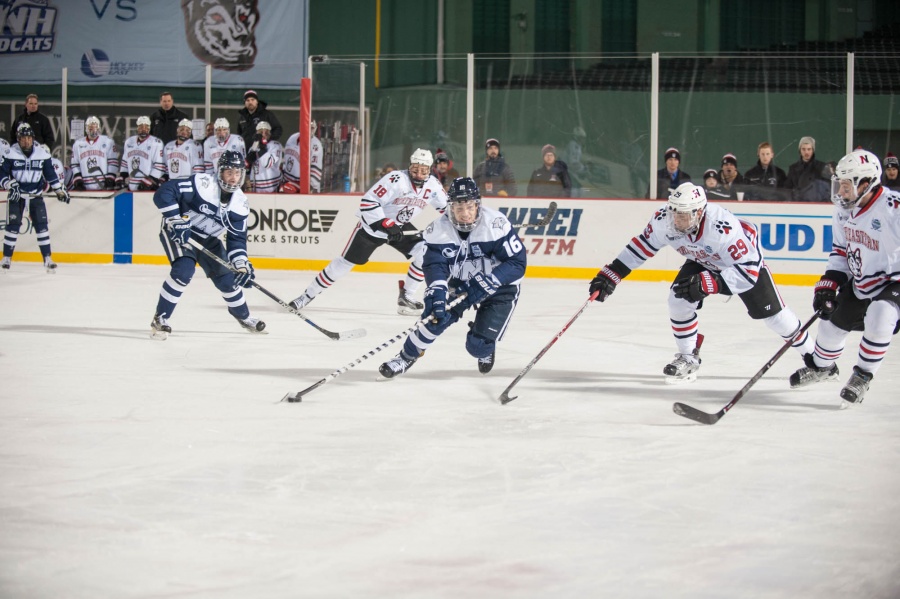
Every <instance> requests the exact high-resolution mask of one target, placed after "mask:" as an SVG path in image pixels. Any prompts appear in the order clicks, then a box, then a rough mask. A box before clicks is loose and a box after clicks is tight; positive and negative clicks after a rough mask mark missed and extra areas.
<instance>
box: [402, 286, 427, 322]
mask: <svg viewBox="0 0 900 599" xmlns="http://www.w3.org/2000/svg"><path fill="white" fill-rule="evenodd" d="M397 285H398V286H399V287H400V295H398V296H397V314H402V315H403V316H418V315H419V314H421V313H422V310H424V309H425V304H423V303H422V302H417V301H416V300H414V299H413V298H411V297H410V296H409V294H407V293H406V282H405V281H397Z"/></svg>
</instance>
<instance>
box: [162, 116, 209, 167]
mask: <svg viewBox="0 0 900 599" xmlns="http://www.w3.org/2000/svg"><path fill="white" fill-rule="evenodd" d="M191 134H192V127H191V121H189V120H188V119H182V120H181V121H180V122H179V123H178V130H177V136H176V137H175V139H173V140H172V141H170V142H169V143H167V144H166V146H165V148H164V149H163V157H164V158H165V165H166V176H167V177H168V179H169V180H170V181H172V180H175V179H187V178H189V177H190V176H191V175H196V174H199V173H204V172H206V169H205V167H204V165H203V146H202V145H200V144H199V143H197V142H196V141H194V140H193V139H192V138H191Z"/></svg>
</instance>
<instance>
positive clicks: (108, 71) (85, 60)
mask: <svg viewBox="0 0 900 599" xmlns="http://www.w3.org/2000/svg"><path fill="white" fill-rule="evenodd" d="M144 64H145V63H143V62H134V61H131V62H126V61H119V60H110V59H109V55H108V54H107V53H106V52H104V51H103V50H100V49H98V48H91V49H90V50H88V51H87V52H85V53H84V54H82V55H81V72H82V73H83V74H84V75H85V76H86V77H90V78H91V79H99V78H100V77H106V76H108V75H128V74H129V73H131V71H143V70H144Z"/></svg>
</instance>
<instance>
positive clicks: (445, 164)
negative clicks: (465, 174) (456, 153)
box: [431, 148, 459, 191]
mask: <svg viewBox="0 0 900 599" xmlns="http://www.w3.org/2000/svg"><path fill="white" fill-rule="evenodd" d="M431 174H432V175H433V176H434V178H435V179H437V180H438V181H440V182H441V185H442V186H443V187H444V191H447V190H448V189H450V184H451V183H453V180H454V179H456V178H457V177H459V171H458V170H456V169H455V168H453V161H452V160H450V155H449V154H447V152H445V151H443V150H442V149H440V148H438V149H437V153H436V154H435V155H434V166H432V167H431Z"/></svg>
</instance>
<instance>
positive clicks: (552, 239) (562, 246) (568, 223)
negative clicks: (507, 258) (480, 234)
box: [499, 206, 584, 256]
mask: <svg viewBox="0 0 900 599" xmlns="http://www.w3.org/2000/svg"><path fill="white" fill-rule="evenodd" d="M499 210H500V212H502V213H503V214H504V215H506V218H507V219H509V222H510V223H511V224H512V226H513V228H519V231H520V233H519V234H520V235H521V236H522V237H523V241H524V242H525V247H526V248H527V250H528V253H529V254H542V255H545V256H572V255H573V254H574V253H575V241H576V239H575V238H576V237H577V236H578V225H579V224H580V223H581V215H582V213H583V212H584V209H583V208H560V209H558V210H557V211H556V213H555V214H554V215H553V218H551V219H550V222H549V223H547V224H546V225H544V226H543V227H541V226H539V223H541V221H543V219H544V217H546V216H547V211H548V209H547V208H545V207H541V208H510V207H507V206H501V207H500V208H499ZM529 246H530V247H529Z"/></svg>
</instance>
